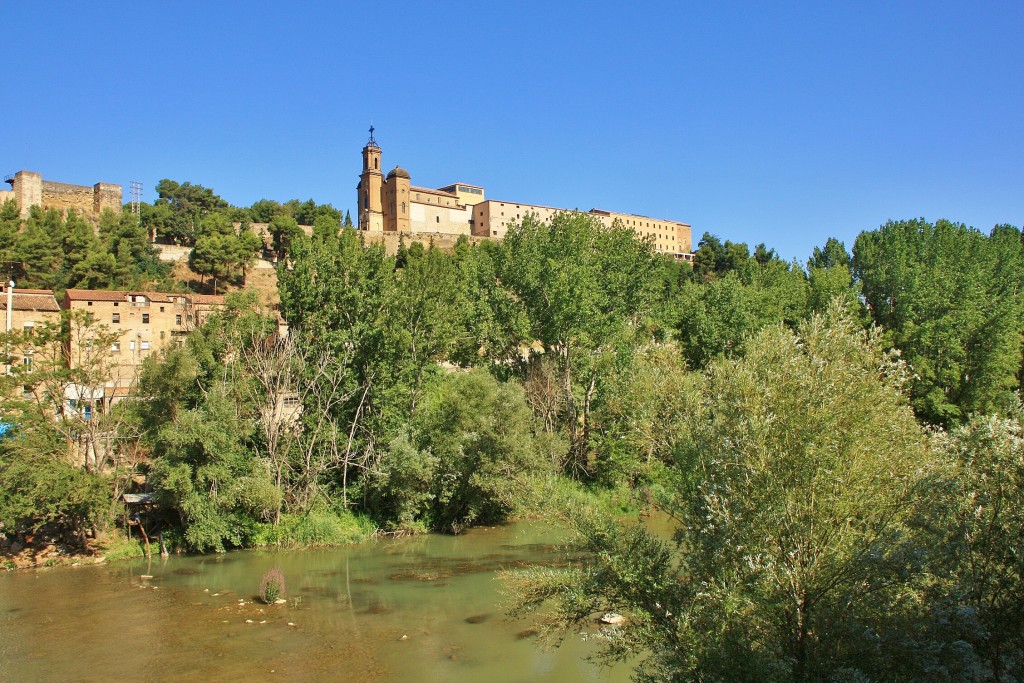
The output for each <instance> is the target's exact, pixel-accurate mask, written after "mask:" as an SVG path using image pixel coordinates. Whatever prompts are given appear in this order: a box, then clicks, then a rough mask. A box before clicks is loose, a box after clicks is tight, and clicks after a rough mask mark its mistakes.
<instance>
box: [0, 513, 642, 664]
mask: <svg viewBox="0 0 1024 683" xmlns="http://www.w3.org/2000/svg"><path fill="white" fill-rule="evenodd" d="M557 540H558V536H557V534H554V533H552V532H551V531H549V530H548V531H545V530H544V529H543V528H541V527H539V526H538V525H535V524H527V523H520V524H510V525H506V526H501V527H494V528H481V529H473V530H471V531H469V532H468V533H466V534H463V535H462V536H457V537H453V536H435V535H429V536H420V537H413V538H405V539H395V540H386V541H378V542H373V543H366V544H361V545H356V546H350V547H345V548H337V549H325V550H303V551H287V552H286V551H281V552H269V551H243V552H232V553H224V554H219V555H206V556H173V557H170V558H167V559H164V560H161V559H160V558H153V559H152V560H151V561H147V560H139V561H134V562H116V563H111V564H108V565H99V566H88V567H61V568H55V569H51V570H43V571H32V572H8V573H6V574H3V575H0V681H111V680H135V681H234V680H239V681H241V680H247V681H262V680H280V681H368V682H374V681H382V682H392V681H411V682H419V681H452V682H456V683H457V682H461V681H467V682H468V681H474V682H477V681H482V682H484V683H501V682H505V681H508V682H513V681H524V682H525V681H530V682H538V683H539V682H547V681H551V682H554V681H558V682H565V683H572V682H575V681H587V682H589V681H594V682H608V683H619V682H620V681H626V680H628V678H629V673H630V667H628V666H625V665H619V666H616V667H613V668H611V669H608V668H600V667H598V666H596V665H594V664H592V663H590V662H587V661H585V659H584V658H585V657H586V656H587V655H588V654H590V653H593V652H594V651H595V650H594V648H595V645H596V643H595V641H594V639H593V638H592V637H591V638H585V637H584V636H583V635H581V634H575V635H573V636H570V637H568V638H567V639H566V640H565V642H564V644H563V645H562V646H561V647H560V648H558V649H556V650H553V651H546V650H544V649H542V648H541V647H540V646H539V645H538V643H537V641H536V639H535V638H534V637H532V632H531V631H530V626H531V624H530V622H529V621H524V620H510V619H508V618H507V617H506V616H505V605H506V601H507V597H505V596H503V595H502V594H501V593H500V589H501V582H500V581H499V580H497V579H496V573H497V572H498V571H499V570H501V569H509V568H515V567H521V566H525V565H529V564H535V563H543V564H550V563H557V562H559V561H561V560H562V559H564V558H563V556H562V555H561V554H560V552H559V549H558V547H557V545H556V542H557ZM275 566H276V567H280V568H281V570H282V572H283V574H284V577H285V582H286V590H287V593H286V598H287V599H288V604H285V605H275V606H267V605H263V604H262V603H258V602H256V601H255V596H256V592H257V590H258V586H259V582H260V578H261V577H262V576H263V573H264V572H266V571H267V570H268V569H270V568H271V567H275ZM144 575H149V576H152V578H151V579H144V578H142V577H143V576H144ZM595 631H596V628H591V629H589V633H588V634H587V635H589V636H593V633H594V632H595Z"/></svg>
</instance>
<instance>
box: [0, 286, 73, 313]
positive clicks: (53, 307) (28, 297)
mask: <svg viewBox="0 0 1024 683" xmlns="http://www.w3.org/2000/svg"><path fill="white" fill-rule="evenodd" d="M30 291H32V292H33V293H32V294H27V293H25V292H24V291H22V290H18V289H15V290H14V310H16V311H52V312H54V313H57V312H60V306H58V305H57V300H56V299H55V298H54V297H53V292H50V291H47V290H45V289H43V290H30ZM35 292H39V293H35ZM42 292H45V293H42ZM6 310H7V292H6V291H5V292H4V294H3V296H2V297H0V311H6Z"/></svg>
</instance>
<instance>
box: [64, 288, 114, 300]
mask: <svg viewBox="0 0 1024 683" xmlns="http://www.w3.org/2000/svg"><path fill="white" fill-rule="evenodd" d="M65 296H67V298H68V299H69V300H71V301H126V300H127V299H128V292H119V291H111V290H105V289H69V290H67V292H66V293H65Z"/></svg>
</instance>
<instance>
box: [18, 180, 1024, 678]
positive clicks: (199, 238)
mask: <svg viewBox="0 0 1024 683" xmlns="http://www.w3.org/2000/svg"><path fill="white" fill-rule="evenodd" d="M158 190H159V193H160V198H159V199H158V200H157V202H156V203H154V204H153V205H144V206H143V209H142V218H141V222H140V221H139V220H138V219H136V218H135V217H134V216H131V215H130V214H125V215H121V216H117V215H115V214H112V213H111V214H106V215H105V216H104V217H103V218H102V219H101V221H100V223H99V225H98V226H96V229H93V226H91V225H89V224H88V223H86V222H84V221H82V220H81V219H80V218H79V217H77V216H76V215H75V214H73V213H69V214H68V215H67V216H61V215H60V214H59V213H56V212H49V213H47V212H39V211H34V213H33V214H32V215H31V216H30V217H29V218H28V219H27V220H25V221H22V220H20V219H18V218H17V216H16V215H14V214H12V212H11V205H9V204H8V205H6V206H5V207H4V208H3V210H2V212H0V250H2V253H3V254H6V255H7V256H6V258H7V259H8V260H11V261H13V262H14V263H15V264H16V267H17V268H18V269H19V270H18V274H19V276H20V277H21V278H22V279H23V283H24V284H26V285H28V284H35V285H38V286H46V287H58V288H59V287H70V286H123V287H134V286H138V285H141V284H142V283H144V282H155V281H158V279H159V278H161V277H164V276H165V275H166V273H165V272H164V271H163V270H162V269H161V267H160V266H159V262H158V261H157V260H156V259H155V257H154V254H153V250H152V248H151V246H150V245H149V242H148V240H147V236H146V235H147V232H150V231H151V232H154V233H155V234H156V236H157V238H158V239H159V240H164V241H173V242H178V243H180V244H184V245H188V246H190V247H191V248H192V252H191V260H190V262H191V265H192V267H193V269H194V270H195V272H197V273H199V274H200V276H201V277H202V278H209V280H210V281H211V283H212V284H213V286H214V287H219V286H220V283H221V282H223V281H226V280H227V281H233V282H234V283H235V284H241V283H242V282H244V278H245V272H246V268H247V267H248V265H249V264H250V262H251V259H252V256H253V254H255V253H256V252H258V251H259V250H260V249H264V250H269V251H270V252H272V254H271V255H272V257H273V258H274V259H276V261H277V276H278V281H279V290H280V301H281V303H280V308H279V309H268V308H264V307H263V306H262V305H261V303H260V299H259V297H258V296H256V295H255V294H240V295H233V296H231V297H230V298H229V300H228V304H227V305H226V306H225V307H224V309H223V310H221V311H219V312H218V313H216V314H214V315H211V316H210V317H209V318H208V319H206V320H205V322H204V323H203V324H202V325H201V326H199V328H198V329H196V330H195V331H194V332H193V333H192V334H190V335H189V336H188V337H187V339H186V340H185V341H184V343H183V344H181V345H179V346H176V347H172V348H169V349H168V350H167V351H166V352H165V353H164V354H163V355H162V356H161V357H153V358H149V359H147V360H146V363H145V365H144V367H143V369H142V373H141V376H140V378H139V381H138V384H137V386H136V387H135V391H134V393H133V395H132V396H130V397H129V398H128V399H127V400H125V401H122V402H121V403H120V404H118V405H116V406H105V409H104V410H103V411H102V412H100V413H99V414H96V415H92V416H86V415H83V414H82V411H81V410H80V409H77V408H75V407H74V406H73V405H72V404H71V403H69V401H68V400H67V396H66V395H65V392H66V389H67V387H68V386H69V385H74V386H77V387H89V386H95V385H97V384H101V383H102V382H103V376H104V373H106V372H108V371H109V368H107V367H106V366H105V361H104V358H105V354H103V353H100V351H102V350H103V349H104V347H105V346H108V344H106V342H105V340H106V337H105V336H104V335H106V334H107V332H106V331H105V330H104V329H103V327H102V326H97V325H95V323H94V321H91V320H88V319H87V317H79V318H76V317H73V316H69V317H67V318H66V319H65V320H64V321H63V322H62V324H61V325H60V326H55V327H52V328H51V327H43V328H41V329H38V330H35V331H34V333H33V334H31V335H29V334H27V333H25V332H16V333H12V334H10V335H7V336H6V337H5V339H4V340H3V342H4V343H3V348H4V350H5V352H7V353H9V355H10V359H15V358H25V357H31V359H32V361H31V363H25V364H19V365H17V367H13V369H12V372H11V373H10V374H8V375H5V376H4V377H3V379H2V387H0V388H2V395H3V396H4V397H5V398H4V404H3V413H2V416H3V422H4V425H6V426H5V430H6V431H5V435H6V438H0V525H2V527H0V528H2V531H3V533H4V534H5V535H8V536H17V537H19V538H25V537H26V536H31V534H32V533H33V532H34V531H36V530H50V531H51V532H53V533H57V534H61V535H64V536H66V537H68V538H70V539H77V542H78V543H80V544H84V543H86V542H87V539H88V537H90V536H94V535H95V534H96V533H98V532H99V531H101V530H102V529H103V528H111V527H114V526H116V524H117V520H118V517H119V515H120V516H121V519H122V521H123V519H124V517H123V513H124V507H123V505H122V504H121V503H120V500H119V498H120V495H121V493H123V492H124V491H127V490H132V489H133V488H137V487H138V486H139V484H138V482H139V481H140V480H142V479H143V478H144V481H145V485H144V486H145V490H146V491H149V492H152V493H153V494H155V497H156V498H155V500H156V502H157V506H156V507H155V508H154V509H152V510H150V511H148V512H147V513H146V514H147V515H148V523H150V524H155V525H156V527H157V528H158V529H159V530H160V531H161V532H163V535H164V537H165V540H166V541H167V542H168V543H169V544H170V545H171V546H173V547H177V548H179V549H185V550H197V551H209V550H215V551H219V550H224V549H227V548H233V547H248V546H256V545H262V544H269V543H273V544H301V545H318V544H330V543H339V542H347V541H350V540H353V539H357V538H360V537H363V536H365V535H366V534H368V533H370V532H372V531H373V530H374V529H377V530H382V531H384V532H387V533H406V532H416V531H424V530H435V531H443V532H447V533H459V532H461V531H462V530H463V529H465V528H466V527H468V526H470V525H473V524H479V523H492V522H499V521H501V520H503V519H506V518H508V517H509V516H510V515H514V514H516V513H517V512H518V511H522V510H524V509H526V506H528V505H534V506H535V507H543V508H545V510H546V511H547V512H549V513H552V514H555V515H556V516H557V517H558V518H559V519H561V520H562V521H564V522H566V523H567V524H568V526H569V527H570V528H571V529H572V530H573V531H575V538H576V541H575V542H576V543H577V545H578V548H579V549H580V550H581V551H582V552H583V553H584V557H586V560H585V561H583V562H580V563H579V564H577V565H574V566H569V567H563V568H558V569H550V568H549V569H540V570H534V571H531V572H528V573H525V574H517V575H513V576H511V577H510V578H509V579H508V580H509V581H511V582H512V584H513V586H514V588H515V590H514V593H515V595H516V597H517V599H518V600H519V605H520V608H521V609H522V610H525V611H534V610H536V611H539V612H540V613H541V614H542V615H544V617H543V619H544V622H545V624H546V625H547V627H548V628H549V630H550V632H551V633H553V634H559V633H565V632H566V631H567V630H569V629H578V628H581V627H585V626H583V625H585V624H586V623H587V622H590V621H592V619H593V618H594V616H595V614H597V613H600V612H604V611H616V612H620V613H622V614H623V615H624V616H625V618H626V620H625V623H624V624H622V625H618V626H614V627H609V628H608V629H605V632H604V633H603V634H602V635H603V636H604V637H605V638H606V640H605V641H604V642H605V643H607V645H608V648H607V650H606V652H605V655H606V656H607V657H609V658H611V659H623V658H629V657H633V656H638V657H642V658H643V663H642V665H641V667H640V669H639V670H638V674H637V675H638V677H639V678H640V679H642V680H651V681H662V680H666V681H668V680H693V681H698V680H699V681H713V680H751V681H753V680H758V681H762V680H766V681H773V680H778V681H790V680H793V681H811V680H835V681H861V680H892V681H896V680H909V679H913V680H934V681H948V680H971V681H989V680H992V681H1010V680H1019V679H1020V678H1021V676H1024V639H1022V637H1021V632H1022V626H1021V622H1020V615H1021V614H1024V580H1022V577H1024V553H1022V552H1021V550H1020V543H1019V540H1020V525H1021V523H1022V521H1024V520H1022V519H1021V518H1020V517H1021V515H1020V513H1019V511H1020V510H1022V509H1024V470H1022V466H1021V463H1022V458H1024V452H1022V443H1024V434H1022V426H1021V421H1022V409H1021V404H1020V399H1019V392H1020V390H1021V380H1022V366H1024V355H1022V333H1024V302H1022V299H1021V292H1020V285H1021V283H1022V282H1024V243H1022V238H1021V232H1020V230H1018V229H1017V228H1014V227H1012V226H997V227H996V228H995V229H994V230H993V231H992V232H991V233H990V234H988V235H986V234H983V233H981V232H979V231H977V230H973V229H971V228H967V227H965V226H962V225H957V224H953V223H949V222H945V221H939V222H937V223H935V224H930V223H927V222H925V221H923V220H918V221H906V222H901V223H888V224H886V225H885V226H882V227H881V228H880V229H878V230H875V231H868V232H864V233H862V234H861V235H860V236H859V237H858V238H857V241H856V243H855V244H854V248H853V253H852V254H851V253H849V252H848V251H847V249H846V247H845V245H843V244H842V243H841V242H838V241H837V240H834V239H829V240H828V241H827V242H826V243H825V245H824V246H823V247H820V248H816V249H815V250H814V253H813V254H812V255H811V256H810V259H809V260H808V262H807V264H806V265H805V266H801V265H800V264H797V263H795V262H792V263H790V262H785V261H783V260H781V259H779V258H778V257H777V255H776V254H775V253H774V252H773V251H772V250H771V249H769V248H767V247H766V246H765V245H763V244H762V245H757V246H756V247H755V248H754V249H753V251H751V250H750V249H749V247H748V246H747V245H745V244H742V243H734V242H731V241H725V242H723V241H722V240H720V239H719V238H717V237H716V236H714V235H711V234H705V235H704V237H703V238H702V239H701V241H700V243H699V244H698V249H697V252H696V254H695V258H694V262H693V263H692V265H691V264H689V263H684V262H677V261H674V260H672V259H670V258H667V257H664V256H660V255H658V254H656V253H654V251H653V249H652V246H651V244H650V243H648V242H644V241H641V240H637V239H636V237H635V236H634V234H633V233H632V232H631V231H629V230H627V229H624V228H621V227H618V226H616V227H614V228H611V229H608V228H605V227H603V226H602V225H601V224H600V223H598V222H596V221H595V220H594V219H593V218H592V217H590V216H588V215H586V214H580V213H575V212H567V213H562V214H558V215H556V216H554V217H553V218H552V220H551V222H550V223H547V224H545V223H541V222H539V221H537V220H535V218H534V217H532V216H528V217H527V218H526V219H525V220H524V221H523V222H522V223H521V224H519V225H513V226H511V227H510V229H509V232H508V235H507V236H506V237H505V239H504V240H503V241H502V242H500V243H497V242H485V243H482V244H478V245H473V244H470V242H469V240H468V239H463V240H460V241H459V242H458V244H456V245H455V247H454V249H453V250H452V251H451V252H446V251H442V250H440V249H435V248H433V246H432V245H429V244H427V245H424V244H422V243H420V242H418V241H414V242H411V243H407V242H406V241H404V240H403V241H402V242H401V243H400V245H399V247H398V250H397V253H395V254H389V253H387V251H386V250H385V248H384V246H383V245H367V244H365V243H364V241H363V238H362V236H361V234H360V233H358V232H357V231H356V230H354V229H352V228H351V227H350V221H349V220H348V219H347V217H345V218H344V219H343V217H342V215H341V214H340V213H339V212H337V211H336V210H334V209H333V208H331V207H329V206H318V205H316V204H315V203H314V202H312V201H309V202H304V203H303V202H298V201H292V202H287V203H285V204H279V203H277V202H273V201H270V200H260V201H259V202H256V203H255V204H253V206H252V207H249V208H237V207H231V206H229V205H228V204H227V203H226V202H225V201H224V200H222V199H221V198H220V197H218V196H217V195H216V194H215V193H213V192H212V191H211V190H209V189H207V188H204V187H202V186H199V185H192V184H189V183H182V184H178V183H174V182H172V181H162V182H161V184H160V186H159V188H158ZM252 223H261V224H266V226H267V228H266V230H267V232H266V233H265V234H266V235H267V243H266V244H263V242H262V241H261V239H260V238H259V237H257V235H256V233H255V232H253V231H252V229H251V224H252ZM300 226H311V228H309V231H308V232H307V230H305V229H303V228H302V227H300ZM279 315H280V318H283V320H284V321H286V322H287V325H288V333H287V334H281V333H280V332H279V329H280V328H279V323H280V322H281V319H279ZM71 326H91V327H92V329H91V330H90V331H89V334H90V335H92V336H93V338H94V339H95V340H97V342H96V344H95V345H94V346H92V347H89V346H88V345H86V347H85V350H84V351H83V353H86V355H87V356H88V357H86V358H83V359H80V360H81V361H82V362H79V363H76V370H75V372H74V373H73V374H72V373H71V372H70V371H69V370H67V368H66V364H65V363H63V362H62V361H63V357H62V355H61V351H60V349H61V348H63V347H62V344H61V340H62V339H63V338H64V337H65V336H66V334H67V333H68V331H69V330H70V328H71ZM90 354H91V355H90ZM55 415H56V416H57V419H54V416H55ZM86 418H88V419H86ZM559 478H561V479H559ZM568 480H571V481H573V482H574V483H573V487H571V488H572V490H573V491H574V492H575V493H574V494H573V496H572V497H571V499H570V500H565V501H559V500H551V499H544V500H543V503H541V504H539V505H538V504H537V502H536V501H537V500H538V499H539V498H542V496H543V494H540V493H539V492H543V491H549V490H552V488H553V489H554V490H565V489H567V488H570V487H568V486H566V485H565V484H564V483H563V484H561V485H558V486H554V487H551V486H550V484H551V483H552V482H553V481H562V482H565V481H568ZM608 490H617V491H626V492H628V493H627V494H625V495H627V496H632V500H634V501H637V502H639V503H640V504H645V505H651V506H654V507H657V508H659V509H660V511H661V512H662V513H667V515H668V519H669V520H670V524H671V526H672V527H673V531H674V535H673V538H672V540H671V541H670V540H668V539H666V538H665V537H664V536H661V537H659V536H656V535H654V534H652V533H651V532H649V531H648V530H647V529H646V527H645V526H644V525H642V524H638V523H636V521H635V520H632V519H629V518H625V519H624V518H622V517H618V518H612V517H608V516H607V515H606V514H605V513H602V512H600V511H599V510H598V509H597V508H596V507H594V506H591V505H589V504H588V502H587V501H589V500H594V499H596V498H599V497H600V495H595V493H598V492H601V491H608ZM581 492H582V493H581Z"/></svg>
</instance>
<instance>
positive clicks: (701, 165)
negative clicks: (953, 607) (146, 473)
mask: <svg viewBox="0 0 1024 683" xmlns="http://www.w3.org/2000/svg"><path fill="white" fill-rule="evenodd" d="M0 17H2V19H3V21H2V25H3V36H4V39H3V43H2V44H3V55H4V59H3V71H2V73H3V78H2V81H0V92H2V93H3V94H2V97H0V102H2V104H3V107H2V109H3V121H2V123H0V126H2V127H0V130H2V132H0V164H3V168H0V172H2V174H3V175H6V174H8V173H14V172H15V171H18V170H21V169H28V170H33V171H38V172H40V173H42V174H43V176H44V177H45V178H48V179H51V180H59V181H64V182H71V183H79V184H89V185H91V184H93V183H95V182H99V181H104V182H115V183H120V184H122V185H124V188H125V196H126V199H127V195H128V183H129V181H132V180H137V181H141V182H142V183H143V185H144V188H145V194H144V199H146V200H147V201H152V200H153V199H154V198H155V191H154V189H153V188H154V186H155V184H156V183H157V181H158V180H160V179H161V178H171V179H174V180H178V181H186V180H187V181H191V182H193V183H199V184H202V185H205V186H207V187H212V188H213V189H214V190H215V191H216V192H217V193H218V194H220V195H221V196H222V197H224V198H225V199H227V200H228V201H229V202H231V203H232V204H235V205H248V204H251V203H252V202H253V201H255V200H257V199H260V198H264V197H265V198H269V199H276V200H279V201H285V200H287V199H291V198H299V199H308V198H313V199H314V200H316V201H317V202H321V203H327V202H329V203H331V204H333V205H334V206H336V207H338V208H340V209H342V210H345V209H354V208H355V201H354V197H355V184H356V182H357V180H358V174H359V170H360V154H359V151H360V149H361V147H362V146H363V144H364V143H365V142H366V139H367V128H368V127H369V124H370V123H371V122H372V123H373V124H374V125H375V126H376V128H377V140H378V142H379V143H380V145H381V147H382V149H383V155H384V156H383V165H384V166H385V167H386V168H392V167H393V166H394V165H395V164H401V165H402V166H403V167H404V168H406V169H408V170H409V172H410V173H411V175H412V182H413V184H415V185H422V186H428V187H440V186H442V185H446V184H449V183H452V182H455V181H462V182H468V183H473V184H476V185H482V186H484V187H485V188H486V191H487V196H488V198H492V199H510V200H513V201H522V202H529V203H536V204H545V205H550V206H557V207H566V208H580V209H584V210H586V209H590V208H594V207H598V208H605V209H611V210H616V211H624V212H631V213H640V214H645V215H649V216H654V217H658V218H671V219H676V220H682V221H685V222H687V223H690V224H691V225H692V226H693V232H694V242H696V241H697V240H698V239H699V238H700V236H701V234H703V232H705V231H709V232H712V233H714V234H717V235H719V236H720V237H721V238H722V239H731V240H734V241H744V242H747V243H748V244H750V245H751V247H753V245H754V244H756V243H758V242H765V243H766V244H767V245H768V246H769V247H773V248H775V249H776V250H777V251H778V252H779V253H780V254H781V255H782V256H784V257H786V258H794V257H795V258H798V259H799V260H800V261H801V262H803V261H804V260H805V259H806V258H807V256H808V255H809V254H810V252H811V250H812V249H813V247H814V246H815V245H820V244H823V243H824V242H825V239H826V238H827V237H829V236H835V237H839V238H840V239H842V240H844V241H845V242H846V244H847V246H848V247H851V246H852V242H853V238H854V237H855V236H856V235H857V233H859V232H860V231H861V230H868V229H873V228H876V227H878V226H879V225H880V224H882V223H884V222H885V221H887V220H889V219H902V218H914V217H920V216H923V217H925V218H927V219H929V220H935V219H937V218H949V219H951V220H955V221H960V222H964V223H967V224H969V225H973V226H975V227H977V228H980V229H982V230H985V231H987V230H989V229H990V228H991V227H992V226H993V225H994V224H996V223H1013V224H1015V225H1017V226H1020V225H1021V223H1022V222H1024V39H1022V29H1024V3H1022V2H1020V0H1012V1H1010V2H963V3H950V2H942V1H935V0H932V1H929V2H913V3H910V2H898V1H897V2H893V1H885V2H845V1H839V0H836V1H834V2H832V1H827V2H822V1H821V0H816V1H814V2H786V3H764V2H750V3H738V2H706V3H697V2H664V3H650V2H642V1H641V2H626V3H622V2H618V3H610V2H609V3H605V2H552V1H549V2H511V1H510V2H494V3H491V2H466V1H463V2H459V3H449V2H429V3H428V2H408V3H406V2H400V1H398V0H392V1H390V2H369V1H366V2H360V3H353V2H328V1H324V2H302V1H294V0H288V1H278V2H273V3H270V2H262V1H260V0H250V1H247V2H222V1H215V2H210V1H202V2H200V1H198V0H184V1H180V2H161V3H150V2H131V3H128V2H123V3H121V2H102V1H97V2H89V3H77V2H71V1H70V0H68V1H66V2H13V1H10V0H9V1H8V2H4V3H3V4H2V6H0ZM353 213H354V211H353Z"/></svg>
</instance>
